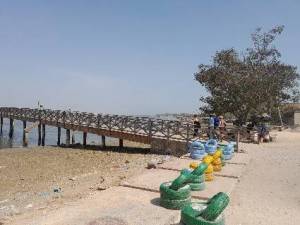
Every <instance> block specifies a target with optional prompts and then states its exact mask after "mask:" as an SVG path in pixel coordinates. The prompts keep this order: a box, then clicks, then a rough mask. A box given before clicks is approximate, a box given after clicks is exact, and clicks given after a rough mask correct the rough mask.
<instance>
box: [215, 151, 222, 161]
mask: <svg viewBox="0 0 300 225" xmlns="http://www.w3.org/2000/svg"><path fill="white" fill-rule="evenodd" d="M221 156H222V151H221V150H217V151H216V152H215V154H213V158H214V160H216V159H219V158H221Z"/></svg>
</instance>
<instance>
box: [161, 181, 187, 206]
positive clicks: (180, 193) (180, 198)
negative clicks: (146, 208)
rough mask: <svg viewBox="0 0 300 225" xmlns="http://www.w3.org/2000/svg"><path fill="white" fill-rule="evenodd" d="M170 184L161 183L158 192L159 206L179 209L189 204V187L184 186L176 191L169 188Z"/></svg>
mask: <svg viewBox="0 0 300 225" xmlns="http://www.w3.org/2000/svg"><path fill="white" fill-rule="evenodd" d="M170 186H171V182H166V183H162V184H161V185H160V187H159V190H160V205H161V206H162V207H164V208H166V209H181V208H182V207H184V206H185V205H187V204H190V203H191V187H190V186H189V185H186V186H184V187H182V188H179V189H178V190H176V191H175V190H173V189H171V188H170Z"/></svg>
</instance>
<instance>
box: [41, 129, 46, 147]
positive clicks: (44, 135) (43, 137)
mask: <svg viewBox="0 0 300 225" xmlns="http://www.w3.org/2000/svg"><path fill="white" fill-rule="evenodd" d="M45 138H46V124H42V146H45Z"/></svg>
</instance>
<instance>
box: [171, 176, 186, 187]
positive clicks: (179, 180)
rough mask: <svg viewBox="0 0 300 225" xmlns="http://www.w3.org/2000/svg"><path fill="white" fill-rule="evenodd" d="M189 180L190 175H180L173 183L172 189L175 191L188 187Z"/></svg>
mask: <svg viewBox="0 0 300 225" xmlns="http://www.w3.org/2000/svg"><path fill="white" fill-rule="evenodd" d="M188 179H189V174H180V175H179V177H177V178H176V179H175V180H173V181H172V184H171V186H170V188H171V189H173V190H178V189H179V188H181V187H183V186H185V185H186V183H187V182H188Z"/></svg>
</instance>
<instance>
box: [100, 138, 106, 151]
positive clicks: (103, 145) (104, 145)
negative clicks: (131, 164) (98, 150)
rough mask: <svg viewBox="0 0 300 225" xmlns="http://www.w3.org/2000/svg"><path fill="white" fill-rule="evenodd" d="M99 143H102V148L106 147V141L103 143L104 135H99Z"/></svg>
mask: <svg viewBox="0 0 300 225" xmlns="http://www.w3.org/2000/svg"><path fill="white" fill-rule="evenodd" d="M101 143H102V148H106V143H105V136H104V135H102V136H101Z"/></svg>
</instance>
